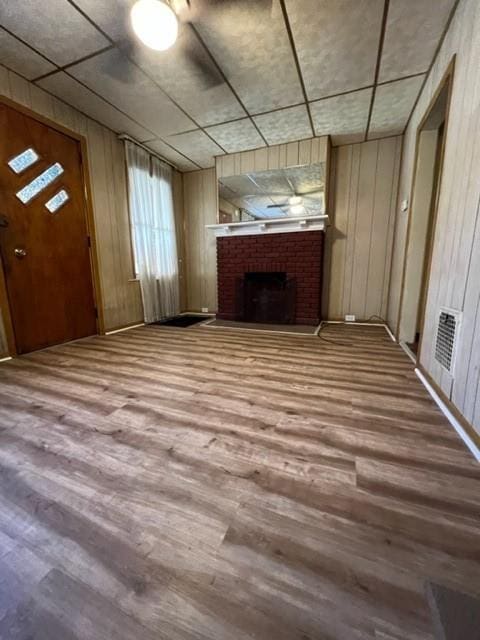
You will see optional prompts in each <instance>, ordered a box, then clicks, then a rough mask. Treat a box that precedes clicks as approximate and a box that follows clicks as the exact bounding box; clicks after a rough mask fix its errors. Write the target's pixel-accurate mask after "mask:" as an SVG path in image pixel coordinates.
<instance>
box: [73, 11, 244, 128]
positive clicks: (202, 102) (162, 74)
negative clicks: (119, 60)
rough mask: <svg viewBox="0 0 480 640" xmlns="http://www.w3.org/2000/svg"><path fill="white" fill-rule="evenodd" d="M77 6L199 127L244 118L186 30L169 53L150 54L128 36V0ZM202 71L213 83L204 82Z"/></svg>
mask: <svg viewBox="0 0 480 640" xmlns="http://www.w3.org/2000/svg"><path fill="white" fill-rule="evenodd" d="M78 4H79V6H80V7H81V9H82V10H83V11H85V12H86V13H87V14H88V15H89V16H90V17H91V18H92V20H93V21H94V22H95V23H96V24H98V25H99V26H100V27H101V28H102V29H103V31H105V33H107V34H108V35H109V36H110V37H111V38H113V39H114V40H115V41H118V42H119V44H120V46H121V47H125V50H126V51H127V52H128V55H129V56H130V57H131V58H132V59H133V60H135V62H136V63H137V64H138V65H139V66H140V67H141V68H142V69H144V70H145V71H146V73H148V75H149V76H150V77H151V78H153V79H154V80H155V82H157V83H158V84H159V85H160V86H161V87H162V89H164V90H165V91H166V92H167V93H168V95H169V96H170V97H171V98H172V99H173V100H175V102H177V103H178V104H179V105H180V106H181V107H182V109H185V111H186V112H187V113H188V114H189V115H190V116H191V117H192V118H194V119H195V121H196V122H197V123H198V124H199V125H200V126H208V125H211V124H217V123H218V122H224V121H226V120H234V119H235V118H241V117H242V116H244V115H246V114H245V111H244V109H243V108H242V106H241V105H240V103H239V102H238V100H237V99H236V98H235V96H234V94H233V92H232V91H231V89H230V88H229V87H228V85H227V84H225V83H224V82H223V79H222V77H221V75H220V74H219V73H218V70H217V68H216V67H215V64H214V63H213V62H212V60H211V58H210V57H209V55H208V53H207V51H206V50H205V48H204V47H203V45H202V44H201V43H200V41H199V39H198V38H197V36H196V35H195V34H194V32H193V30H192V29H191V28H190V26H188V25H180V29H179V38H178V40H177V42H176V43H175V45H174V46H173V47H172V48H171V49H169V50H168V51H153V50H152V49H149V48H148V47H145V46H143V45H142V44H141V43H140V42H139V41H138V40H137V39H136V38H135V37H134V36H133V35H132V33H131V30H130V28H129V26H128V8H129V6H130V4H131V3H130V2H129V1H128V0H102V2H98V0H79V2H78ZM195 61H197V62H195ZM204 70H207V72H208V73H209V75H210V77H211V79H212V80H213V82H210V83H206V82H205V76H204V73H203V71H204Z"/></svg>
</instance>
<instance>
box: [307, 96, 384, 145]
mask: <svg viewBox="0 0 480 640" xmlns="http://www.w3.org/2000/svg"><path fill="white" fill-rule="evenodd" d="M371 99H372V89H362V90H360V91H354V92H353V93H345V94H343V95H341V96H334V97H333V98H324V99H323V100H317V101H316V102H311V103H310V112H311V114H312V120H313V124H314V126H315V135H317V136H326V135H331V136H332V143H333V144H334V145H340V144H352V143H353V142H361V141H363V139H364V137H365V133H366V131H367V123H368V112H369V110H370V102H371Z"/></svg>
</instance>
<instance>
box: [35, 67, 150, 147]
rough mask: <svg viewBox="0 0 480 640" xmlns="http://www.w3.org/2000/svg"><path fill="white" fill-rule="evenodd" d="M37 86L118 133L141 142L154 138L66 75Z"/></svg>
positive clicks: (60, 75)
mask: <svg viewBox="0 0 480 640" xmlns="http://www.w3.org/2000/svg"><path fill="white" fill-rule="evenodd" d="M37 84H38V85H39V86H40V87H42V88H43V89H46V90H47V91H49V92H50V93H53V94H54V95H55V96H57V97H58V98H60V99H61V100H64V101H65V102H68V104H70V105H71V106H72V107H76V108H77V109H79V110H80V111H83V113H85V114H86V115H87V116H90V117H91V118H94V119H95V120H98V122H101V123H102V124H104V125H105V126H107V127H109V128H110V129H112V130H113V131H116V132H117V133H128V135H130V136H132V137H133V138H135V139H136V140H139V141H140V142H143V141H144V140H151V139H152V138H153V137H154V134H153V133H152V132H151V131H148V130H147V129H145V128H144V127H142V126H140V125H139V124H137V123H136V122H134V121H133V120H131V119H130V118H129V117H128V116H126V115H124V114H123V113H121V111H119V110H118V109H116V108H115V107H112V105H110V104H109V103H108V102H106V101H105V100H103V98H100V97H99V96H97V95H96V94H94V93H92V92H91V91H90V90H89V89H87V88H86V87H84V86H83V85H82V84H80V83H79V82H77V81H76V80H74V79H73V78H71V77H70V76H68V75H67V74H66V73H63V72H59V73H54V74H53V75H51V76H48V77H47V78H44V79H43V80H39V81H38V82H37Z"/></svg>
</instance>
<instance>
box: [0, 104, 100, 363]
mask: <svg viewBox="0 0 480 640" xmlns="http://www.w3.org/2000/svg"><path fill="white" fill-rule="evenodd" d="M0 251H1V258H2V263H3V269H4V274H5V282H6V289H7V296H8V304H9V308H10V315H11V319H12V324H13V331H14V337H15V343H16V348H17V352H18V353H27V352H29V351H34V350H35V349H41V348H43V347H47V346H49V345H53V344H59V343H61V342H67V341H68V340H75V339H77V338H82V337H84V336H88V335H92V334H94V333H96V332H97V322H96V310H95V302H94V294H93V285H92V271H91V263H90V249H89V238H88V232H87V222H86V199H85V189H84V180H83V170H82V156H81V147H80V143H79V141H78V140H75V139H74V138H70V137H69V136H68V135H65V134H64V133H61V132H59V131H57V130H55V129H53V128H51V127H49V126H47V125H46V124H43V123H42V122H39V121H38V120H35V119H34V118H31V117H29V116H27V115H25V114H23V113H21V112H19V111H17V110H15V109H13V108H12V107H10V106H7V105H4V104H0Z"/></svg>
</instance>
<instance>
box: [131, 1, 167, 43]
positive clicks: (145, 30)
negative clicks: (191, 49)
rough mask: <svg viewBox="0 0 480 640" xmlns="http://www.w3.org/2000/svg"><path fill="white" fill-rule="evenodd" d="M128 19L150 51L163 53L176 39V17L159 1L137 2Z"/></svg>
mask: <svg viewBox="0 0 480 640" xmlns="http://www.w3.org/2000/svg"><path fill="white" fill-rule="evenodd" d="M130 19H131V21H132V27H133V30H134V31H135V33H136V34H137V36H138V37H139V38H140V40H141V41H142V42H143V44H146V45H147V47H150V49H155V50H156V51H165V49H168V48H169V47H171V46H172V44H173V43H174V42H175V40H176V39H177V35H178V20H177V16H176V15H175V14H174V12H173V11H172V9H170V7H169V6H168V5H166V4H165V2H162V1H161V0H138V2H136V3H135V4H134V5H133V7H132V10H131V12H130Z"/></svg>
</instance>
